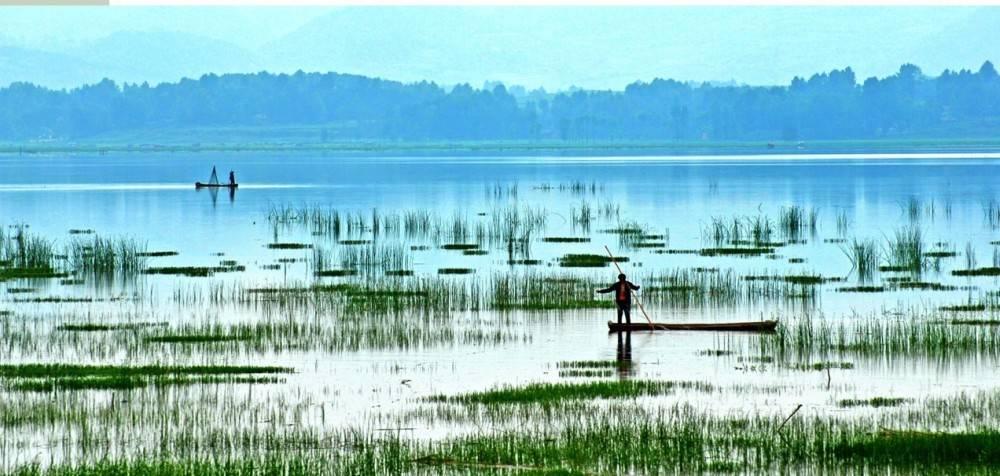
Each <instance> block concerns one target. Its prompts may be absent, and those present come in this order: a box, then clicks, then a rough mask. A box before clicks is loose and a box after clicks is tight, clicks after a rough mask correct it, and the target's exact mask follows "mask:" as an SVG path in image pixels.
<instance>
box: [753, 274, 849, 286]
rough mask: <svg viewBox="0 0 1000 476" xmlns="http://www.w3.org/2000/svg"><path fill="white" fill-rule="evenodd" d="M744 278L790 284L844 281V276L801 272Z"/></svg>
mask: <svg viewBox="0 0 1000 476" xmlns="http://www.w3.org/2000/svg"><path fill="white" fill-rule="evenodd" d="M743 279H745V280H747V281H783V282H786V283H789V284H800V285H816V284H823V283H828V282H839V281H843V280H844V279H843V278H837V277H833V278H824V277H823V276H820V275H811V274H801V275H787V276H776V275H759V276H753V275H751V276H744V277H743Z"/></svg>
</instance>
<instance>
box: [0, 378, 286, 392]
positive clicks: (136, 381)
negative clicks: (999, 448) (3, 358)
mask: <svg viewBox="0 0 1000 476" xmlns="http://www.w3.org/2000/svg"><path fill="white" fill-rule="evenodd" d="M281 382H284V380H283V379H279V378H276V377H239V376H238V377H220V376H216V375H201V376H195V377H191V376H159V377H152V378H143V377H132V376H112V377H67V378H54V379H42V380H24V381H17V382H14V383H12V384H10V385H8V388H9V389H10V390H14V391H20V392H53V391H56V390H62V391H73V390H136V389H139V388H144V387H167V386H183V385H218V384H271V383H281Z"/></svg>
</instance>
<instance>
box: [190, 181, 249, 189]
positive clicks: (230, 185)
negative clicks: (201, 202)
mask: <svg viewBox="0 0 1000 476" xmlns="http://www.w3.org/2000/svg"><path fill="white" fill-rule="evenodd" d="M239 186H240V184H238V183H201V182H195V183H194V188H239Z"/></svg>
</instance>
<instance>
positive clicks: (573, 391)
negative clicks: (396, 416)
mask: <svg viewBox="0 0 1000 476" xmlns="http://www.w3.org/2000/svg"><path fill="white" fill-rule="evenodd" d="M675 389H694V390H698V391H702V392H710V391H712V390H714V387H713V386H712V385H710V384H707V383H704V382H673V381H662V382H660V381H651V380H625V381H618V382H588V383H573V384H571V383H533V384H528V385H524V386H521V387H513V386H506V387H501V388H496V389H493V390H487V391H485V392H474V393H467V394H463V395H457V396H445V395H435V396H431V397H428V401H431V402H441V403H445V402H447V403H461V404H464V405H474V404H484V405H496V404H534V403H539V404H545V403H555V402H558V401H562V400H596V399H610V398H636V397H642V396H649V395H664V394H667V393H670V392H673V391H674V390H675Z"/></svg>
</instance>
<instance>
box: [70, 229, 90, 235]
mask: <svg viewBox="0 0 1000 476" xmlns="http://www.w3.org/2000/svg"><path fill="white" fill-rule="evenodd" d="M69 234H71V235H93V234H94V230H91V229H90V228H70V230H69Z"/></svg>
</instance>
